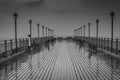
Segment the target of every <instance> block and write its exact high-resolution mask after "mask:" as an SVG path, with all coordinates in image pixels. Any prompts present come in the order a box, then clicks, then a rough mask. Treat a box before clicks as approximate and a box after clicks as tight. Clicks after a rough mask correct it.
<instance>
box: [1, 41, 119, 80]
mask: <svg viewBox="0 0 120 80" xmlns="http://www.w3.org/2000/svg"><path fill="white" fill-rule="evenodd" d="M88 54H89V52H88V51H87V49H86V48H81V49H79V47H77V46H76V45H75V43H74V42H66V41H62V42H56V43H55V45H54V46H52V45H51V46H50V49H49V50H48V49H47V48H42V49H41V51H40V52H31V53H30V54H28V53H24V55H20V56H18V57H17V58H15V59H13V60H11V61H7V62H6V63H4V65H3V64H2V65H1V69H0V80H119V79H120V72H119V71H118V70H119V69H118V68H119V65H117V67H116V64H114V66H115V67H114V69H112V68H111V65H112V64H111V59H110V56H106V55H105V54H104V53H100V52H99V55H98V56H97V55H93V56H92V57H91V58H90V59H89V58H88ZM113 61H114V62H115V63H116V61H117V60H116V59H113Z"/></svg>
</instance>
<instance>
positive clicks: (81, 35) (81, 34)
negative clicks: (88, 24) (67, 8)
mask: <svg viewBox="0 0 120 80" xmlns="http://www.w3.org/2000/svg"><path fill="white" fill-rule="evenodd" d="M80 29H81V37H82V27H80Z"/></svg>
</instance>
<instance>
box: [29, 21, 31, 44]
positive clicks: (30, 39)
mask: <svg viewBox="0 0 120 80" xmlns="http://www.w3.org/2000/svg"><path fill="white" fill-rule="evenodd" d="M29 24H30V45H31V43H32V41H31V39H32V20H29Z"/></svg>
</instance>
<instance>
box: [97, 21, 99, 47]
mask: <svg viewBox="0 0 120 80" xmlns="http://www.w3.org/2000/svg"><path fill="white" fill-rule="evenodd" d="M96 24H97V26H96V38H97V40H96V45H97V41H98V24H99V19H97V20H96Z"/></svg>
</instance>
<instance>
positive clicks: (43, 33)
mask: <svg viewBox="0 0 120 80" xmlns="http://www.w3.org/2000/svg"><path fill="white" fill-rule="evenodd" d="M42 33H43V37H44V26H42Z"/></svg>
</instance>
